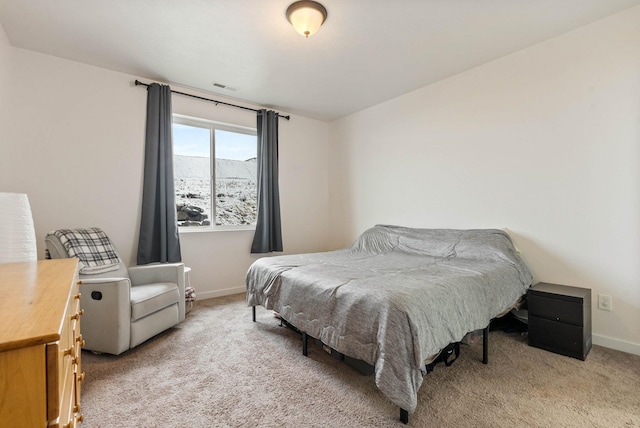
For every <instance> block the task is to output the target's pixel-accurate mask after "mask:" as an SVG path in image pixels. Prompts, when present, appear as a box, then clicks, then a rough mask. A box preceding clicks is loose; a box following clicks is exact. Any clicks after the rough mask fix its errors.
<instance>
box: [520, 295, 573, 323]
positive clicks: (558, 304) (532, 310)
mask: <svg viewBox="0 0 640 428" xmlns="http://www.w3.org/2000/svg"><path fill="white" fill-rule="evenodd" d="M527 305H528V307H529V316H536V317H540V318H546V319H548V320H553V321H558V322H563V323H569V324H573V325H577V326H581V325H583V322H584V309H583V302H582V301H579V302H572V301H567V300H563V299H559V298H558V297H557V296H555V297H554V298H550V297H544V296H542V295H539V294H533V293H531V294H529V296H528V300H527Z"/></svg>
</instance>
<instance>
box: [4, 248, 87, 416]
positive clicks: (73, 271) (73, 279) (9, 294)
mask: <svg viewBox="0 0 640 428" xmlns="http://www.w3.org/2000/svg"><path fill="white" fill-rule="evenodd" d="M77 272H78V270H77V259H75V258H74V259H61V260H43V261H38V262H25V263H7V264H0V426H2V427H5V426H6V427H9V426H11V427H58V428H63V427H64V428H71V427H76V426H78V425H79V422H82V419H83V418H82V413H81V412H80V411H81V409H80V386H81V383H82V381H83V379H84V373H83V372H82V370H81V361H80V358H81V352H80V348H81V346H82V344H83V340H82V335H81V334H80V316H81V315H82V313H81V311H80V293H79V285H80V284H79V281H78V273H77Z"/></svg>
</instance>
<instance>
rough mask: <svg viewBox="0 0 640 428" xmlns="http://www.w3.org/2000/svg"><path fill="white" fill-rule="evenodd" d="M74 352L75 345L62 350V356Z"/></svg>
mask: <svg viewBox="0 0 640 428" xmlns="http://www.w3.org/2000/svg"><path fill="white" fill-rule="evenodd" d="M71 354H73V346H72V347H71V348H69V349H65V350H64V351H62V356H63V357H66V356H67V355H71Z"/></svg>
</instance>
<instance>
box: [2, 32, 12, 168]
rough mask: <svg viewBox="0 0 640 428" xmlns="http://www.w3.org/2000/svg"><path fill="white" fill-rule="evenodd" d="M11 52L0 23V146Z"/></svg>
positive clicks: (5, 121) (9, 74)
mask: <svg viewBox="0 0 640 428" xmlns="http://www.w3.org/2000/svg"><path fill="white" fill-rule="evenodd" d="M11 52H12V48H11V45H10V44H9V40H7V35H6V33H5V32H4V28H3V27H2V24H1V23H0V144H2V143H3V142H4V141H5V132H6V129H7V127H8V123H7V117H8V111H9V110H8V109H9V105H10V104H9V93H10V92H9V91H10V89H11V66H12V65H13V61H12V57H11ZM0 165H2V166H4V161H0Z"/></svg>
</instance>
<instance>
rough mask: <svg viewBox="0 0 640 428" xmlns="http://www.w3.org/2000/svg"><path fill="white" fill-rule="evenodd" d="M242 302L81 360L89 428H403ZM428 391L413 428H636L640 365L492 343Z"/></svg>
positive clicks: (511, 337)
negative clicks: (114, 352)
mask: <svg viewBox="0 0 640 428" xmlns="http://www.w3.org/2000/svg"><path fill="white" fill-rule="evenodd" d="M257 315H258V320H257V321H258V322H257V323H253V322H251V310H250V308H248V307H246V306H245V303H244V295H236V296H231V297H224V298H218V299H210V300H204V301H199V302H197V303H196V306H195V307H194V309H193V310H192V311H191V312H190V313H189V314H188V315H187V319H186V321H185V322H184V323H182V324H181V325H180V326H179V327H176V328H174V329H172V330H169V331H167V332H166V333H163V334H161V335H160V336H158V337H156V338H154V339H152V340H150V341H148V342H146V343H144V344H143V345H141V346H139V347H137V348H135V349H134V350H131V351H128V352H127V353H125V354H122V355H120V356H119V357H114V356H109V355H93V354H91V353H89V352H86V351H85V352H83V368H84V371H85V372H86V382H85V384H84V389H83V391H82V413H83V414H84V416H85V423H84V424H83V425H82V426H83V427H84V428H91V427H253V426H257V427H400V426H403V425H402V424H401V423H400V422H398V416H399V414H398V412H399V410H398V408H397V407H396V406H394V405H393V404H391V403H390V402H389V401H388V400H387V399H386V398H385V397H384V396H383V395H382V394H381V393H380V392H378V390H377V388H376V387H375V383H374V378H373V376H363V375H361V374H359V373H358V372H357V371H355V370H354V369H352V368H351V367H349V366H347V365H346V364H344V363H342V362H340V361H338V360H336V359H333V358H331V357H330V356H329V355H328V354H326V353H325V352H324V351H322V350H321V349H320V348H319V347H316V346H313V347H311V348H310V352H309V357H308V358H305V357H304V356H302V352H301V340H300V336H299V335H298V334H296V333H295V332H293V331H291V330H290V329H287V328H284V327H279V323H278V321H277V320H276V319H274V318H273V316H272V313H271V312H270V311H266V310H265V309H264V308H260V307H259V308H258V309H257ZM481 355H482V346H481V344H479V345H478V346H473V347H469V346H463V347H462V355H461V357H460V359H459V360H458V361H456V362H455V363H454V365H453V366H451V367H449V368H444V367H443V366H441V365H439V366H438V367H437V368H436V370H435V371H434V372H432V373H430V374H429V375H427V376H426V377H425V379H424V382H423V384H422V387H421V389H420V391H419V395H418V408H417V410H416V412H415V413H414V414H412V415H410V420H409V426H414V427H427V426H429V427H474V428H475V427H581V428H582V427H607V428H608V427H625V428H626V427H640V356H634V355H630V354H625V353H622V352H617V351H613V350H609V349H606V348H602V347H598V346H594V347H593V349H592V350H591V353H590V354H589V356H588V357H587V360H586V361H584V362H583V361H580V360H576V359H573V358H568V357H563V356H560V355H556V354H552V353H549V352H546V351H543V350H540V349H536V348H531V347H529V346H527V344H526V337H523V336H522V335H520V334H519V333H504V332H492V333H491V335H490V349H489V365H486V366H485V365H483V364H482V362H481Z"/></svg>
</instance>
